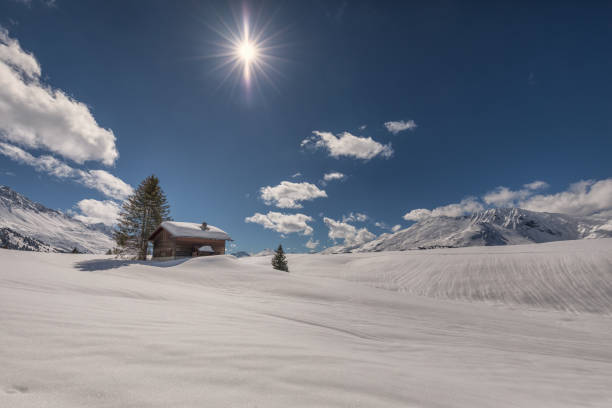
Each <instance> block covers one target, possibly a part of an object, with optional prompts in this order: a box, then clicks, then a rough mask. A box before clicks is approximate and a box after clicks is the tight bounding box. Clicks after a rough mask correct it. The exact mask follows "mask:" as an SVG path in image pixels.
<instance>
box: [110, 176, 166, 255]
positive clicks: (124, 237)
mask: <svg viewBox="0 0 612 408" xmlns="http://www.w3.org/2000/svg"><path fill="white" fill-rule="evenodd" d="M169 220H171V218H170V206H169V205H168V201H167V200H166V195H165V194H164V192H163V190H162V189H161V187H160V186H159V179H158V178H157V177H156V176H155V175H151V176H149V177H147V178H146V179H144V180H143V181H142V182H141V183H140V185H139V186H138V188H137V189H136V191H134V193H133V194H132V195H131V196H129V197H128V198H127V200H125V202H124V203H123V207H122V209H121V214H120V215H119V222H118V225H117V229H116V230H115V233H114V238H115V241H116V242H117V246H118V247H119V248H122V249H123V250H126V251H128V252H131V253H134V254H136V256H137V259H141V260H144V259H146V257H147V245H148V238H149V236H150V235H151V234H152V233H153V231H155V229H156V228H157V227H158V226H159V224H161V223H162V222H163V221H169Z"/></svg>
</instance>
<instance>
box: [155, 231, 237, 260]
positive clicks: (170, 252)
mask: <svg viewBox="0 0 612 408" xmlns="http://www.w3.org/2000/svg"><path fill="white" fill-rule="evenodd" d="M203 245H210V246H211V247H212V249H213V251H215V252H214V255H223V254H225V241H224V240H222V239H202V238H174V237H172V235H170V234H169V233H168V231H166V230H165V229H162V230H161V231H160V232H159V233H158V234H157V235H156V236H155V239H154V240H153V257H154V258H164V257H171V256H176V257H182V256H191V254H192V251H193V249H194V248H199V247H201V246H203Z"/></svg>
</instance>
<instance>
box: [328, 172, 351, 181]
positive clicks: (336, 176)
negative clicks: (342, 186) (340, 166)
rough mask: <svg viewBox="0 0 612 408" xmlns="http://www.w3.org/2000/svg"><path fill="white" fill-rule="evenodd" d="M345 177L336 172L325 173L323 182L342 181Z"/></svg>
mask: <svg viewBox="0 0 612 408" xmlns="http://www.w3.org/2000/svg"><path fill="white" fill-rule="evenodd" d="M345 177H346V176H345V175H344V174H342V173H340V172H338V171H333V172H331V173H327V174H325V175H324V176H323V180H325V181H332V180H342V179H343V178H345Z"/></svg>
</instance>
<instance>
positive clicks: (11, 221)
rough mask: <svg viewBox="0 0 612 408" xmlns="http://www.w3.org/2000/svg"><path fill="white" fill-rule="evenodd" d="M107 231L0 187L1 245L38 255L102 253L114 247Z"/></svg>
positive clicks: (2, 186)
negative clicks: (75, 252)
mask: <svg viewBox="0 0 612 408" xmlns="http://www.w3.org/2000/svg"><path fill="white" fill-rule="evenodd" d="M110 232H111V230H110V228H109V227H108V226H103V225H87V224H85V223H83V222H81V221H79V220H76V219H74V218H72V217H70V216H68V215H66V214H64V213H62V212H61V211H58V210H53V209H50V208H48V207H45V206H44V205H43V204H41V203H38V202H35V201H32V200H30V199H29V198H28V197H26V196H24V195H23V194H21V193H19V192H17V191H15V190H13V189H11V188H10V187H8V186H4V185H0V246H1V247H5V248H9V249H21V250H27V251H38V252H69V251H71V250H72V249H74V248H76V249H77V250H78V251H79V252H83V253H104V252H106V251H107V250H109V249H111V248H112V247H113V246H114V242H113V240H112V238H111V236H110Z"/></svg>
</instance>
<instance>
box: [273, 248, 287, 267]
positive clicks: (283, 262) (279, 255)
mask: <svg viewBox="0 0 612 408" xmlns="http://www.w3.org/2000/svg"><path fill="white" fill-rule="evenodd" d="M272 267H273V268H274V269H278V270H279V271H285V272H289V265H288V264H287V257H286V256H285V251H284V250H283V246H282V245H279V246H278V248H277V249H276V251H275V252H274V257H272Z"/></svg>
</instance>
